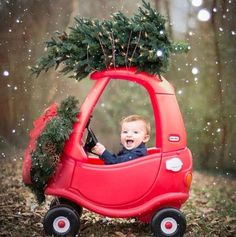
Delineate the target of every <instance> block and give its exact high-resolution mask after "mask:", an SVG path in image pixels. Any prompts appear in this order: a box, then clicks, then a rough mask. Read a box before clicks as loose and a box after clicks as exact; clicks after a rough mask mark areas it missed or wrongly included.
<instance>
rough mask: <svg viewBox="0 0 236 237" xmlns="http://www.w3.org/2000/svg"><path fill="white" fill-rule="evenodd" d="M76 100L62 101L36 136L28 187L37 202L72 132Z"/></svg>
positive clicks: (41, 198) (76, 110) (42, 199)
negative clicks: (53, 115) (30, 182)
mask: <svg viewBox="0 0 236 237" xmlns="http://www.w3.org/2000/svg"><path fill="white" fill-rule="evenodd" d="M77 104H78V100H76V99H75V98H74V97H72V96H70V97H68V98H67V99H66V100H64V101H62V103H61V105H60V107H59V108H58V109H57V115H56V116H55V117H53V118H52V119H51V120H50V121H48V122H47V124H46V126H45V128H44V130H43V132H42V133H41V134H40V136H39V137H38V138H37V142H36V148H35V150H34V151H33V152H32V153H31V158H32V166H31V170H30V175H31V181H32V184H31V185H30V188H31V189H32V191H33V192H34V193H35V194H36V197H37V200H38V202H39V203H42V202H43V201H44V200H45V196H44V188H45V186H46V185H47V183H48V180H49V179H50V178H51V176H52V175H53V174H54V172H55V168H56V166H57V163H58V162H59V159H60V155H61V152H62V150H63V147H64V144H65V141H66V140H67V139H68V138H69V135H70V134H71V132H72V127H73V124H74V122H75V121H76V120H77V117H76V115H77V114H78V112H79V110H78V109H77Z"/></svg>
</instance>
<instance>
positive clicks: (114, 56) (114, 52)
mask: <svg viewBox="0 0 236 237" xmlns="http://www.w3.org/2000/svg"><path fill="white" fill-rule="evenodd" d="M111 36H112V59H113V65H114V68H115V67H116V46H115V40H114V35H113V31H111Z"/></svg>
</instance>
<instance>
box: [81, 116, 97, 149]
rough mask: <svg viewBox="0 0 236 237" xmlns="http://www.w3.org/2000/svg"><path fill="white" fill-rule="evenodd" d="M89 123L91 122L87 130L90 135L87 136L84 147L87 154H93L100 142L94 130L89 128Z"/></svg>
mask: <svg viewBox="0 0 236 237" xmlns="http://www.w3.org/2000/svg"><path fill="white" fill-rule="evenodd" d="M89 123H90V120H89V122H88V124H87V126H86V127H87V130H88V134H87V138H86V141H85V145H84V150H85V151H87V152H91V150H92V148H93V147H94V146H95V145H96V144H97V142H98V139H97V138H96V136H95V134H94V132H93V130H92V129H91V128H90V127H89Z"/></svg>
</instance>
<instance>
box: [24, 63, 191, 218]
mask: <svg viewBox="0 0 236 237" xmlns="http://www.w3.org/2000/svg"><path fill="white" fill-rule="evenodd" d="M91 79H92V80H94V81H95V83H94V86H93V88H92V89H91V91H90V93H89V94H88V96H87V97H86V99H85V101H84V103H83V104H82V106H81V108H80V113H79V114H78V122H76V123H75V124H74V127H73V132H72V134H71V136H70V138H69V139H68V141H67V142H66V144H65V147H64V152H63V154H62V157H61V161H60V163H59V164H58V167H57V169H56V173H55V175H54V176H53V177H52V178H51V180H50V182H49V184H48V185H47V187H46V189H45V194H47V195H53V196H58V197H64V198H67V199H69V200H71V201H73V202H75V203H77V204H78V205H81V206H83V207H85V208H87V209H89V210H91V211H94V212H97V213H99V214H102V215H104V216H110V217H124V218H128V217H138V218H139V219H140V220H142V221H147V222H148V221H150V218H151V216H152V215H153V213H155V212H156V211H157V210H158V209H161V208H164V207H175V208H180V207H181V205H182V204H183V203H184V202H185V201H186V200H187V199H188V197H189V188H190V183H191V174H192V157H191V152H190V150H189V149H188V148H187V147H186V132H185V127H184V123H183V119H182V116H181V113H180V110H179V106H178V103H177V100H176V97H175V92H174V89H173V87H172V86H171V85H170V84H169V83H168V82H167V81H166V80H165V79H162V80H160V78H159V77H157V76H153V75H149V74H147V73H145V72H137V71H136V69H135V68H129V69H126V68H117V69H108V70H104V71H101V72H95V73H93V74H91ZM119 79H121V80H128V81H132V82H135V83H138V84H140V85H141V86H143V87H144V88H145V89H146V90H147V92H148V94H149V96H150V100H151V103H152V106H153V111H154V119H155V129H156V130H155V131H156V145H155V147H153V148H149V149H148V150H149V155H147V156H145V157H141V158H139V159H136V160H133V161H129V162H125V163H120V164H115V165H104V164H103V162H102V161H101V160H99V159H98V158H95V157H89V156H88V155H87V154H86V152H85V151H84V149H83V143H84V141H83V134H84V132H85V130H86V129H85V127H86V124H87V122H88V120H89V118H90V116H91V114H92V113H93V109H94V107H95V106H96V103H97V102H98V99H99V97H100V96H101V94H102V92H103V90H104V89H105V87H106V86H107V84H108V83H109V81H110V80H119ZM130 93H132V92H130ZM26 159H29V156H28V158H27V157H25V160H26ZM25 163H27V162H26V161H25ZM24 170H25V171H24V176H27V172H28V173H29V166H27V165H25V167H24ZM189 177H190V178H189ZM189 180H190V181H189ZM24 181H25V182H27V179H26V178H25V179H24Z"/></svg>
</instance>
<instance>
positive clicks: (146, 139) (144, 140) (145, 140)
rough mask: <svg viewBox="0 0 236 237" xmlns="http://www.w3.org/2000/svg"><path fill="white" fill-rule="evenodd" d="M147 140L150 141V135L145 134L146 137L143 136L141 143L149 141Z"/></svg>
mask: <svg viewBox="0 0 236 237" xmlns="http://www.w3.org/2000/svg"><path fill="white" fill-rule="evenodd" d="M149 139H150V135H148V134H147V135H145V137H144V139H143V142H144V143H146V142H148V141H149Z"/></svg>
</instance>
